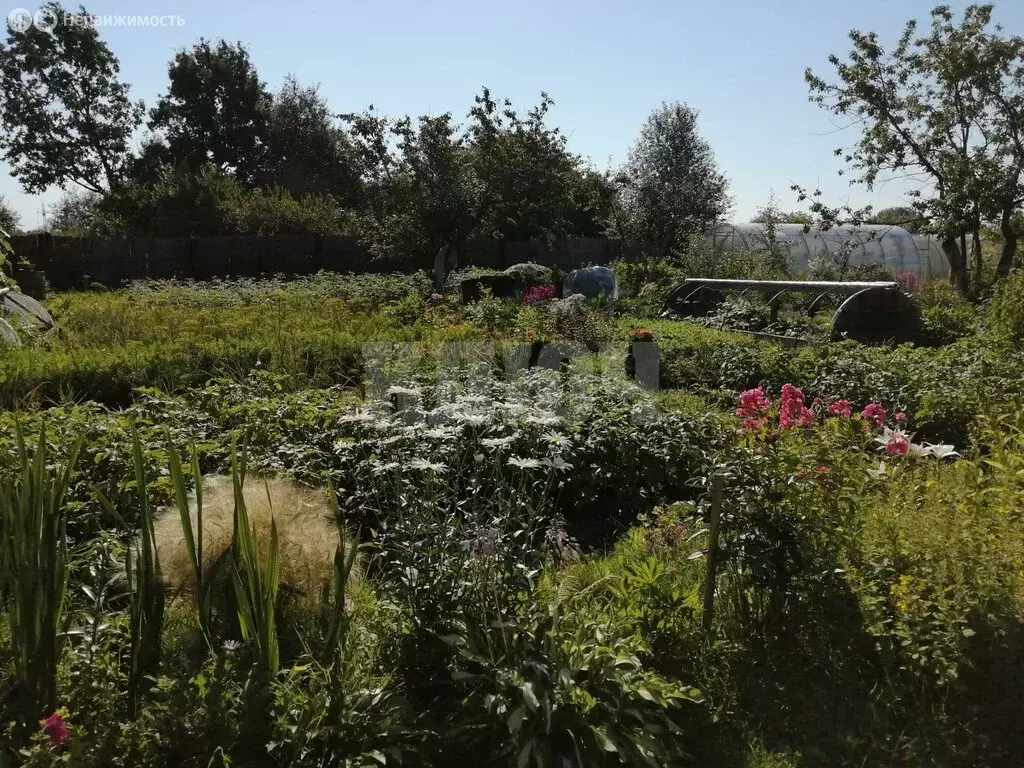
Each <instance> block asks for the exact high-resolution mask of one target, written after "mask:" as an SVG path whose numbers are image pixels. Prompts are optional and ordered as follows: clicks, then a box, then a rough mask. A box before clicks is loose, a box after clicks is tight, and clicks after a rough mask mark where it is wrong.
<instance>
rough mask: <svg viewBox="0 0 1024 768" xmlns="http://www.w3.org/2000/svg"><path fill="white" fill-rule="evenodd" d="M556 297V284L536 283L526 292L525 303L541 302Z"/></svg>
mask: <svg viewBox="0 0 1024 768" xmlns="http://www.w3.org/2000/svg"><path fill="white" fill-rule="evenodd" d="M553 298H555V286H553V285H536V286H534V287H533V288H531V289H530V290H528V291H527V292H526V295H525V296H524V297H523V304H540V303H542V302H545V301H549V300H551V299H553Z"/></svg>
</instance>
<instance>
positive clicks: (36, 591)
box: [0, 422, 80, 727]
mask: <svg viewBox="0 0 1024 768" xmlns="http://www.w3.org/2000/svg"><path fill="white" fill-rule="evenodd" d="M15 437H16V442H17V449H18V461H19V466H20V471H19V472H18V474H17V476H16V477H8V478H7V479H5V480H4V481H3V482H2V484H0V605H2V606H3V608H4V611H5V613H6V614H7V624H8V630H9V633H10V643H11V650H12V653H11V657H12V664H13V672H14V681H15V686H16V688H15V691H16V697H15V700H16V701H17V700H18V699H20V704H19V706H18V707H17V710H18V712H17V715H16V716H17V717H18V718H19V719H20V720H21V725H22V726H23V727H25V726H28V725H29V724H34V723H36V722H38V720H39V719H40V718H41V717H43V716H45V715H46V714H47V713H49V712H52V711H53V710H54V709H56V706H57V667H58V664H59V662H60V655H61V649H62V644H63V640H64V633H63V630H64V629H65V626H64V620H65V610H64V609H65V603H66V599H67V589H68V542H67V533H66V528H65V519H64V514H63V510H62V507H63V503H64V494H65V492H66V491H67V488H68V484H69V481H70V478H71V473H72V471H73V469H74V466H75V461H76V459H77V457H78V451H79V447H80V445H78V444H76V445H75V446H73V447H72V449H71V451H70V453H69V454H68V458H67V461H66V462H65V463H64V466H63V467H57V468H52V467H51V466H50V465H49V464H48V463H47V456H46V432H45V428H43V429H40V432H39V442H38V443H37V445H36V448H35V450H34V451H33V452H31V453H30V452H29V450H28V447H27V446H26V444H25V439H24V436H23V435H22V432H21V427H20V425H19V424H18V423H17V422H16V423H15Z"/></svg>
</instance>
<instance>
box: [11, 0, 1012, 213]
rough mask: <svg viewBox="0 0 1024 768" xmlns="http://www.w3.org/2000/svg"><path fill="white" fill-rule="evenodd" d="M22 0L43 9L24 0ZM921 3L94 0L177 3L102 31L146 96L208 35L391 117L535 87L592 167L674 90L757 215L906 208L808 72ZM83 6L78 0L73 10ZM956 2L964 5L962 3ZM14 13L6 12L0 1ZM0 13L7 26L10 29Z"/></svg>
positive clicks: (894, 26) (37, 202) (1005, 6)
mask: <svg viewBox="0 0 1024 768" xmlns="http://www.w3.org/2000/svg"><path fill="white" fill-rule="evenodd" d="M7 1H8V5H9V6H11V7H16V6H22V7H28V8H30V9H31V10H35V8H36V7H37V5H36V4H35V3H34V2H27V1H26V0H7ZM935 4H936V3H935V2H924V1H921V0H902V1H901V0H862V1H860V2H852V1H851V0H699V1H695V0H675V1H674V2H673V1H672V0H657V1H656V2H653V1H649V0H647V1H645V0H634V1H633V2H611V1H610V0H588V1H587V2H583V0H569V1H567V0H546V1H545V2H539V1H538V0H516V1H515V2H500V3H499V2H491V1H488V0H433V1H432V0H359V1H358V2H352V1H351V0H343V1H342V2H307V3H303V2H290V3H288V2H282V3H268V2H261V1H260V0H246V1H245V2H241V1H240V0H207V1H206V2H200V1H199V0H158V2H129V1H128V0H118V1H115V0H93V2H89V3H88V5H87V8H88V10H89V11H90V12H92V13H98V14H117V13H127V14H174V15H177V16H180V17H182V18H183V19H184V24H183V25H182V26H175V27H165V28H116V27H112V28H106V29H103V30H102V31H101V34H102V36H103V38H104V39H105V40H106V41H107V42H108V44H109V45H110V47H111V48H112V50H113V51H114V53H115V54H116V55H117V56H118V57H119V58H120V60H121V68H122V75H123V77H124V79H125V80H126V81H128V82H130V83H131V84H132V86H133V94H134V97H135V98H141V99H144V100H145V101H146V103H147V105H149V104H151V103H152V102H153V101H154V100H155V97H156V96H157V95H158V94H159V93H161V92H162V91H163V90H164V89H165V87H166V79H167V69H166V68H167V62H168V60H169V59H170V58H171V56H172V55H173V53H174V52H175V51H176V50H178V49H180V48H184V47H188V46H190V45H191V44H192V43H193V42H194V41H195V40H197V39H198V38H199V37H207V38H226V39H228V40H232V41H241V42H243V43H244V44H245V45H246V46H247V47H248V48H249V51H250V54H251V56H252V58H253V61H254V62H255V64H256V67H257V68H258V70H259V73H260V76H261V77H262V78H263V80H264V81H266V83H267V84H268V86H269V87H270V88H272V89H276V88H277V87H278V86H279V85H280V84H281V80H282V78H283V77H284V76H285V75H286V74H288V73H294V74H295V75H296V76H298V78H299V80H300V81H301V82H303V83H320V85H321V88H322V92H323V93H324V95H325V96H326V97H327V99H328V101H329V103H330V104H331V106H332V108H333V109H334V110H335V111H337V112H347V111H357V110H359V109H362V108H363V107H365V106H366V105H368V104H370V103H372V104H374V105H375V106H376V108H377V109H378V110H380V111H382V112H385V113H396V114H399V113H400V114H405V113H410V114H412V115H419V114H425V113H427V114H436V113H440V112H446V111H451V112H453V113H454V114H455V115H456V116H457V117H459V118H460V119H461V118H462V117H463V116H464V115H465V113H466V112H467V111H468V109H469V106H470V105H471V103H472V99H473V95H474V94H475V93H477V92H478V91H479V89H480V87H481V86H482V85H487V86H489V87H490V88H491V90H492V92H493V93H494V94H495V95H498V96H503V97H509V98H511V99H512V100H513V102H514V103H515V105H516V106H517V107H520V108H523V109H525V108H527V107H529V106H531V105H533V104H534V103H535V102H536V100H537V97H538V95H539V93H540V91H542V90H544V91H547V92H548V93H549V94H550V95H551V96H552V97H553V98H554V99H555V107H554V108H553V110H552V118H553V122H554V123H556V124H557V125H559V126H561V127H562V129H563V130H564V131H565V132H566V134H567V135H568V137H569V146H570V148H571V149H572V150H573V151H575V152H577V153H580V154H582V155H584V156H586V157H588V158H589V159H590V161H591V162H592V163H593V164H594V165H595V166H597V167H598V168H601V169H603V168H606V167H608V166H609V165H615V164H618V163H619V162H621V161H622V159H623V158H624V157H625V154H626V151H627V149H628V147H629V145H630V144H631V143H632V142H633V140H634V138H635V137H636V135H637V132H638V130H639V128H640V126H641V124H642V123H643V121H644V119H645V118H646V116H647V115H648V113H649V112H650V111H651V110H652V109H653V108H655V107H657V106H658V105H659V103H660V102H662V101H684V102H686V103H688V104H690V105H691V106H693V107H695V108H696V109H698V110H699V112H700V116H701V120H700V127H701V131H702V133H703V134H704V135H705V136H706V137H707V139H708V140H709V141H710V142H711V145H712V147H713V148H714V150H715V154H716V156H717V158H718V162H719V164H720V166H721V168H722V170H723V171H724V172H725V173H726V175H727V176H728V177H729V179H730V180H731V192H732V195H733V197H734V200H735V207H734V211H733V218H734V219H736V220H742V221H745V220H748V219H749V218H750V217H751V216H752V215H753V213H754V210H755V209H756V208H757V207H758V206H759V205H761V204H763V203H764V202H765V201H766V200H767V198H768V195H769V193H770V192H771V191H772V190H774V191H775V194H776V196H777V197H778V199H779V202H780V204H781V205H783V207H790V206H791V205H795V202H796V201H795V198H794V197H793V195H792V194H791V193H790V192H789V187H790V185H791V184H793V183H799V184H802V185H803V186H805V187H815V186H820V187H821V189H822V190H823V191H824V192H825V194H826V196H827V199H828V200H829V201H830V202H840V201H844V200H849V201H850V202H852V203H855V204H863V203H866V202H870V203H872V204H874V205H875V207H876V209H877V208H880V207H884V206H886V205H891V204H895V203H898V202H900V200H901V199H902V198H903V192H904V190H903V188H902V187H901V186H899V185H898V184H895V183H894V184H890V185H887V186H885V187H883V188H882V189H879V190H876V191H875V192H874V193H873V194H872V195H870V197H869V196H868V195H867V193H866V192H865V191H864V190H863V189H862V188H859V187H853V188H851V187H850V186H849V183H848V181H847V177H839V176H837V174H836V171H837V170H839V169H840V168H841V167H842V166H841V161H840V159H839V158H836V157H834V156H833V155H832V149H834V148H835V147H836V146H838V145H839V144H840V143H849V142H851V141H852V140H853V139H854V137H855V134H853V133H852V132H849V131H847V132H843V133H839V134H836V133H835V130H836V125H835V123H834V122H833V120H832V118H831V117H830V116H829V115H828V114H826V113H825V112H823V111H822V110H820V109H818V108H817V107H815V106H814V105H813V104H811V103H810V102H808V100H807V87H806V85H805V84H804V81H803V71H804V68H805V67H806V66H811V67H813V68H815V69H817V70H818V71H820V72H822V73H826V72H828V71H829V68H828V63H827V61H826V57H827V55H828V54H829V53H833V52H836V53H844V52H845V51H847V50H848V48H849V46H848V41H847V38H846V34H847V32H848V30H849V29H850V28H851V27H858V28H861V29H867V30H875V31H877V32H879V34H880V35H881V36H882V38H883V40H885V41H892V40H894V39H895V38H896V37H897V36H898V34H899V32H900V31H901V30H902V27H903V24H904V22H905V21H906V20H907V19H908V18H911V17H916V18H918V19H919V20H920V21H921V22H923V23H927V17H928V11H929V10H930V8H931V7H932V6H933V5H935ZM68 5H71V3H68ZM951 5H953V6H954V7H955V8H957V9H962V7H963V6H964V5H965V4H964V3H958V2H953V3H951ZM0 10H3V11H4V15H6V11H7V10H9V8H0ZM995 17H996V20H997V21H999V22H1000V23H1002V24H1003V26H1004V27H1005V28H1006V30H1007V32H1009V33H1014V34H1024V0H1001V2H997V3H996V11H995ZM0 23H2V22H0ZM0 195H4V196H5V197H6V198H7V199H8V200H9V201H11V202H12V203H13V204H14V206H15V208H16V209H17V210H18V212H19V213H20V214H21V215H22V226H24V227H33V226H36V225H38V224H39V223H41V217H40V208H41V205H43V204H46V203H52V202H53V201H54V200H56V199H57V198H58V197H59V196H60V191H59V190H53V191H51V192H49V193H47V194H46V195H43V196H37V197H30V196H27V195H25V194H24V193H23V192H22V191H21V189H20V188H19V187H18V185H17V184H16V183H15V182H14V180H13V179H11V178H10V176H9V169H8V168H7V167H6V166H4V165H2V164H0Z"/></svg>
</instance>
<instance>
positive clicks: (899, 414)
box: [893, 411, 907, 423]
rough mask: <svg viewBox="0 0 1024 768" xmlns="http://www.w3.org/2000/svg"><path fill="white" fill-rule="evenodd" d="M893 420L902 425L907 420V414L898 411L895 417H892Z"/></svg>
mask: <svg viewBox="0 0 1024 768" xmlns="http://www.w3.org/2000/svg"><path fill="white" fill-rule="evenodd" d="M893 418H894V419H896V421H898V422H900V423H902V422H904V421H906V420H907V413H906V411H898V412H897V413H896V415H895V416H893Z"/></svg>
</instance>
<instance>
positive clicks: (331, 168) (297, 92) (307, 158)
mask: <svg viewBox="0 0 1024 768" xmlns="http://www.w3.org/2000/svg"><path fill="white" fill-rule="evenodd" d="M266 143H267V149H266V160H265V167H264V168H263V169H262V170H261V171H260V174H259V176H258V177H257V179H256V183H257V184H258V185H259V186H267V187H280V188H282V189H284V190H286V191H287V192H288V193H289V194H290V195H291V196H292V197H293V198H295V199H296V200H298V199H301V198H304V197H308V196H330V197H332V198H334V199H336V200H338V201H339V202H340V203H341V204H343V205H344V206H345V207H352V206H353V205H355V204H356V203H357V202H358V200H359V194H360V191H361V190H360V187H361V183H360V179H359V175H358V170H357V165H356V163H357V160H356V156H355V148H354V147H353V146H352V143H351V142H350V141H349V139H348V137H347V136H346V134H345V131H344V130H343V129H342V127H341V126H340V125H338V123H337V122H336V119H335V116H334V114H333V112H332V110H331V107H330V105H329V104H328V103H327V101H326V100H325V99H324V97H323V95H321V93H320V90H319V87H318V86H303V85H301V84H300V83H299V81H298V80H297V79H296V78H295V77H294V76H293V75H286V76H285V79H284V83H283V84H282V86H281V88H280V90H278V91H277V92H276V93H274V94H272V95H271V101H270V108H269V114H268V115H267V136H266Z"/></svg>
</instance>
